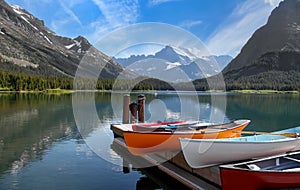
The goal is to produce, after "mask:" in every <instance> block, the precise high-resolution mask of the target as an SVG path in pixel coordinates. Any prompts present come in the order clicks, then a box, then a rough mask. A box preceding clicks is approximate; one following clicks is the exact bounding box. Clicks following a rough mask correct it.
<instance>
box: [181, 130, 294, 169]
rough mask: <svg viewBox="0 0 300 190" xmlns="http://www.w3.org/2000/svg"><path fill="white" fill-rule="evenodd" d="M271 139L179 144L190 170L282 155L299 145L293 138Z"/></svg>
mask: <svg viewBox="0 0 300 190" xmlns="http://www.w3.org/2000/svg"><path fill="white" fill-rule="evenodd" d="M259 136H260V137H262V136H266V135H259ZM272 137H273V136H271V135H270V136H269V138H270V140H269V141H265V142H259V141H257V142H245V141H244V142H238V141H218V140H199V139H198V140H193V139H180V143H181V147H182V152H183V155H184V158H185V160H186V162H187V163H188V165H189V166H190V167H192V168H204V167H208V166H212V165H217V164H221V163H226V162H233V161H238V160H246V159H251V158H260V157H265V156H272V155H276V154H282V153H285V152H287V151H291V150H293V149H294V148H295V147H296V146H297V145H298V144H299V143H300V141H299V140H297V139H295V138H288V137H283V136H282V137H281V136H279V137H278V136H274V138H275V137H276V138H280V140H271V139H272ZM245 139H246V138H245ZM226 140H229V139H226Z"/></svg>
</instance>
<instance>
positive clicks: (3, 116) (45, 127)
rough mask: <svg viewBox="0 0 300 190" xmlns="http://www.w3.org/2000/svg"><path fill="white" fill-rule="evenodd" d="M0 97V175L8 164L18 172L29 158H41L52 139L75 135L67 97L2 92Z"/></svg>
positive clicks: (13, 170) (14, 171)
mask: <svg viewBox="0 0 300 190" xmlns="http://www.w3.org/2000/svg"><path fill="white" fill-rule="evenodd" d="M0 100H1V101H0V102H1V104H0V174H1V173H3V172H4V171H6V170H7V169H8V168H9V167H11V173H18V172H19V171H20V170H21V169H22V167H24V165H25V164H27V163H29V162H30V161H32V160H36V159H42V155H43V151H44V150H46V149H48V148H49V146H51V144H52V143H53V142H54V141H57V140H59V139H67V138H73V137H79V136H78V133H77V130H76V126H75V123H74V119H73V116H72V114H71V113H72V112H71V111H72V107H71V106H70V97H66V96H63V97H60V96H50V95H43V94H5V95H1V96H0ZM68 113H69V114H68ZM54 118H55V119H54Z"/></svg>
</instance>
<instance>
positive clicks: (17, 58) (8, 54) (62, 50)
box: [0, 0, 134, 78]
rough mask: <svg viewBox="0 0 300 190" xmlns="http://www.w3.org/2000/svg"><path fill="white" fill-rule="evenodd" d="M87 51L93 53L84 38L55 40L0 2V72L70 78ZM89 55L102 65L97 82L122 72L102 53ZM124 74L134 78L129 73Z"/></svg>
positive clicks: (25, 14) (33, 21)
mask: <svg viewBox="0 0 300 190" xmlns="http://www.w3.org/2000/svg"><path fill="white" fill-rule="evenodd" d="M91 48H92V49H95V48H94V47H93V46H92V45H91V44H90V43H89V42H88V40H86V39H85V38H84V37H82V36H78V37H76V38H74V39H70V38H66V37H61V36H58V35H56V34H55V33H54V32H53V31H51V30H50V29H49V28H47V27H46V26H45V25H44V22H43V21H42V20H39V19H38V18H35V17H34V16H33V15H32V14H30V13H29V12H27V11H26V10H24V9H22V8H21V7H18V6H11V5H8V4H7V3H6V2H5V1H3V0H0V69H1V70H7V71H11V72H18V73H25V74H33V75H42V76H68V77H74V76H75V73H76V70H77V68H78V65H79V63H80V61H81V59H82V58H83V57H84V56H85V55H86V54H87V53H88V52H89V50H90V49H91ZM93 54H94V55H93V56H97V57H98V59H97V60H100V62H101V63H99V64H102V65H106V66H105V67H104V69H102V72H101V74H100V76H99V77H100V78H115V77H117V76H118V73H120V72H123V71H124V69H123V67H122V66H121V65H119V64H118V63H116V62H114V61H112V60H111V59H110V57H108V56H106V55H104V54H103V53H101V52H99V51H97V50H93ZM124 73H127V72H126V71H125V72H124ZM127 74H128V75H127V76H128V77H131V78H132V77H134V75H133V73H130V72H128V73H127ZM125 75H126V74H125Z"/></svg>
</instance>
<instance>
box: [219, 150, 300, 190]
mask: <svg viewBox="0 0 300 190" xmlns="http://www.w3.org/2000/svg"><path fill="white" fill-rule="evenodd" d="M291 154H292V155H290V154H284V155H281V156H273V157H269V158H263V159H259V160H254V161H249V162H244V163H237V164H228V165H223V166H220V174H221V182H222V189H223V190H231V189H245V190H248V189H249V190H252V189H277V188H294V187H300V168H297V167H299V166H300V162H299V158H300V152H296V153H291ZM293 154H294V155H293ZM286 157H292V158H293V157H294V158H297V160H298V161H296V162H294V163H293V165H294V167H296V169H298V171H288V170H284V169H283V168H281V169H280V170H278V169H277V170H275V169H264V168H261V169H260V170H251V169H248V168H247V166H248V165H253V164H255V165H256V166H257V167H259V166H260V167H266V166H268V167H270V165H274V167H277V168H278V167H280V166H281V165H282V166H283V165H284V164H287V162H288V161H286V160H288V159H286ZM284 159H286V160H284ZM290 161H291V162H293V161H292V160H290ZM266 168H267V167H266Z"/></svg>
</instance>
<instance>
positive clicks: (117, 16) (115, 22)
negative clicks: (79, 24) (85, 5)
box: [90, 0, 140, 41]
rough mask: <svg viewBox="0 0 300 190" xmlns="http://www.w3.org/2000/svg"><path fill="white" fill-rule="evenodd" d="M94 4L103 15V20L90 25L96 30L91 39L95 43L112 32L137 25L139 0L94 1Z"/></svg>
mask: <svg viewBox="0 0 300 190" xmlns="http://www.w3.org/2000/svg"><path fill="white" fill-rule="evenodd" d="M93 2H94V3H95V4H96V5H97V6H98V7H99V10H100V11H101V13H102V15H103V18H100V19H99V20H97V21H95V22H93V23H91V25H90V26H91V27H94V28H95V29H96V31H95V32H94V33H93V34H92V37H91V38H92V39H93V40H95V41H97V39H99V38H101V37H103V36H104V35H105V34H106V33H108V32H111V31H112V30H115V29H117V28H120V27H123V26H126V25H129V24H134V23H136V22H137V20H138V18H139V15H140V14H139V3H138V0H127V1H119V0H104V1H103V0H93Z"/></svg>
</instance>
